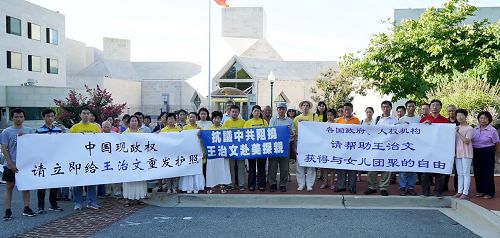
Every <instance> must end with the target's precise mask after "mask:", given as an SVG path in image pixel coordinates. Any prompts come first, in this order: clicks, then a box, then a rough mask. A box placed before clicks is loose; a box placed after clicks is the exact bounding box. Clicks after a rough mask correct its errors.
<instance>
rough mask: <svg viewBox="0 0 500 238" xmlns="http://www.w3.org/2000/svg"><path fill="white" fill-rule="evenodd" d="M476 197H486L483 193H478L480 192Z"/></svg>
mask: <svg viewBox="0 0 500 238" xmlns="http://www.w3.org/2000/svg"><path fill="white" fill-rule="evenodd" d="M476 197H478V198H479V197H484V194H482V193H478V194H476Z"/></svg>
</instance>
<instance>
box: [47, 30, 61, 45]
mask: <svg viewBox="0 0 500 238" xmlns="http://www.w3.org/2000/svg"><path fill="white" fill-rule="evenodd" d="M46 36H47V43H50V44H54V45H57V44H59V37H58V36H57V31H56V30H54V29H50V28H47V30H46Z"/></svg>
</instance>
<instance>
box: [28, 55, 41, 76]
mask: <svg viewBox="0 0 500 238" xmlns="http://www.w3.org/2000/svg"><path fill="white" fill-rule="evenodd" d="M28 71H33V72H40V71H42V58H40V56H34V55H28Z"/></svg>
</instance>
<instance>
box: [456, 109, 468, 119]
mask: <svg viewBox="0 0 500 238" xmlns="http://www.w3.org/2000/svg"><path fill="white" fill-rule="evenodd" d="M455 113H456V114H458V113H462V114H464V116H466V117H467V116H468V115H469V113H468V112H467V110H465V109H463V108H460V109H457V111H456V112H455Z"/></svg>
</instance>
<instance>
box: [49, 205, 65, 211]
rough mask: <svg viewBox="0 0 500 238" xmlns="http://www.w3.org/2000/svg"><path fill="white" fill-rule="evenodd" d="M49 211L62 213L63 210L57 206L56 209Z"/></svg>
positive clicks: (50, 208)
mask: <svg viewBox="0 0 500 238" xmlns="http://www.w3.org/2000/svg"><path fill="white" fill-rule="evenodd" d="M49 211H54V212H62V211H63V209H62V208H61V207H59V206H55V207H49Z"/></svg>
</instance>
